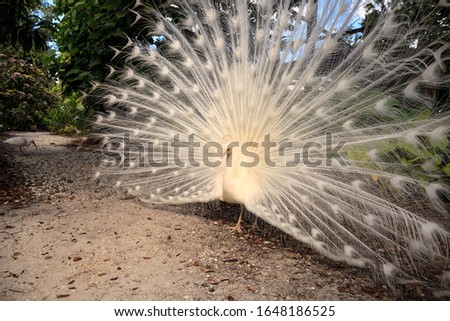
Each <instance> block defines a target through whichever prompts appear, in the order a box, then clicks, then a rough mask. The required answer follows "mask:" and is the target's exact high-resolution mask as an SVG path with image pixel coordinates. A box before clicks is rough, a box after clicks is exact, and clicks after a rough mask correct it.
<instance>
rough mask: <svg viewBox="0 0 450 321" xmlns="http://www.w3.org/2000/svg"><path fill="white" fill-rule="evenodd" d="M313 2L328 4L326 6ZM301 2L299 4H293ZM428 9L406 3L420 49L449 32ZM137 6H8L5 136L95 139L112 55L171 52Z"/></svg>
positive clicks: (1, 43)
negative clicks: (100, 88) (89, 135)
mask: <svg viewBox="0 0 450 321" xmlns="http://www.w3.org/2000/svg"><path fill="white" fill-rule="evenodd" d="M211 1H212V2H213V3H214V5H215V6H217V7H218V8H222V9H223V8H225V7H226V6H227V5H229V4H228V2H227V1H220V0H211ZM303 1H306V0H303ZM309 1H314V2H319V4H320V1H321V0H309ZM143 2H144V3H146V4H147V5H148V6H150V7H156V8H158V10H160V11H162V12H163V14H165V15H167V16H170V17H171V18H172V19H173V20H175V21H176V20H177V19H179V18H180V17H182V16H183V12H182V11H181V9H180V7H174V6H170V4H172V3H174V1H168V0H160V1H153V0H152V1H150V0H145V1H143ZM175 2H176V1H175ZM299 2H301V0H292V1H291V4H292V5H293V6H294V5H297V4H298V3H299ZM426 3H427V4H426V5H424V4H423V3H422V4H420V5H419V4H418V3H417V1H411V2H408V1H404V4H403V5H402V6H401V7H400V9H399V10H401V12H402V13H403V14H404V17H405V19H412V18H418V17H419V18H421V20H423V21H424V29H426V30H427V34H426V36H425V37H423V38H421V39H420V41H422V42H428V43H431V42H432V41H434V40H435V39H437V38H438V37H442V36H445V35H444V33H445V32H448V28H446V26H447V27H448V26H449V20H448V19H449V18H448V17H449V16H450V8H449V7H442V8H441V9H439V10H438V11H435V12H434V13H433V14H431V11H433V10H435V9H436V8H435V7H436V4H437V3H438V1H428V2H426ZM133 6H134V1H129V0H47V1H43V0H4V1H1V2H0V10H1V12H2V15H1V16H0V53H1V56H0V130H11V129H15V130H33V129H35V130H50V131H52V132H55V133H75V132H88V131H89V122H88V120H89V117H90V115H92V114H93V112H94V111H95V110H99V109H101V108H102V107H101V106H97V105H96V104H95V103H94V102H90V101H86V100H84V101H83V100H82V96H83V95H82V93H83V92H86V91H88V90H89V88H90V87H91V84H92V82H95V81H97V82H102V81H103V80H104V79H105V77H106V75H107V73H108V69H107V68H105V66H106V65H107V64H108V63H110V61H111V58H112V57H113V50H112V49H111V47H118V48H120V47H122V46H123V45H124V44H125V43H126V38H125V37H124V35H125V34H126V35H128V36H129V37H130V38H135V39H139V40H140V41H142V42H146V43H148V44H152V45H155V46H156V47H157V48H159V50H163V49H164V41H163V39H159V38H148V37H146V33H145V32H143V25H141V24H140V22H138V23H134V22H135V14H134V13H133V12H131V11H130V9H133ZM251 8H253V7H251ZM274 10H275V8H274ZM389 10H391V8H390V7H389V5H385V1H383V0H373V1H372V3H370V4H368V5H367V7H366V16H365V18H364V19H362V24H361V26H355V27H354V28H352V29H349V30H348V33H347V34H346V36H345V37H343V39H341V40H340V43H341V44H342V46H343V47H346V48H347V49H346V50H351V48H352V46H353V45H354V44H355V42H358V41H361V39H362V38H363V37H364V35H365V32H367V31H368V30H370V29H371V27H372V26H373V24H374V23H375V21H376V20H377V18H378V16H379V15H380V14H382V13H383V12H385V11H389ZM3 13H5V14H3ZM250 14H251V15H255V14H257V12H256V11H254V10H253V11H252V12H250ZM314 25H315V21H314V20H311V21H308V27H313V26H314ZM147 27H148V26H147ZM150 27H151V26H150ZM447 36H448V34H447ZM120 63H121V61H117V62H115V64H120ZM447 72H449V71H448V70H447ZM436 95H437V97H438V99H436V101H437V106H436V110H442V109H445V108H448V92H437V93H436ZM446 95H447V96H446Z"/></svg>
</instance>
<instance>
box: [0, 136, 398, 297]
mask: <svg viewBox="0 0 450 321" xmlns="http://www.w3.org/2000/svg"><path fill="white" fill-rule="evenodd" d="M9 134H11V133H9ZM12 134H14V133H12ZM20 135H22V136H28V137H33V138H34V139H35V141H36V144H37V145H38V147H39V149H38V150H36V149H34V147H28V148H25V149H24V150H25V154H22V153H20V152H19V151H18V150H16V149H14V148H11V147H10V146H7V145H5V144H0V165H1V175H0V239H1V249H0V272H1V276H0V300H386V299H392V297H391V296H390V295H389V294H388V293H387V292H386V290H385V288H384V287H383V286H380V285H376V284H375V283H373V282H372V281H371V280H370V279H369V278H368V277H367V276H366V275H365V274H364V272H363V271H360V270H359V269H355V268H351V267H348V266H345V265H340V264H336V263H334V262H331V261H329V260H327V259H326V258H324V257H322V256H320V255H317V254H315V253H314V252H312V251H311V250H309V249H307V248H304V247H301V246H297V245H295V246H293V245H292V242H289V241H287V242H286V241H285V238H284V237H281V236H280V235H281V234H279V233H272V234H271V235H264V233H261V232H260V233H257V232H252V233H245V234H242V235H236V234H231V233H230V232H229V231H228V229H227V227H229V226H232V225H233V224H234V223H235V221H234V220H235V219H236V217H237V216H235V214H237V212H236V210H237V209H235V208H234V207H228V206H221V207H218V206H217V207H202V206H190V207H189V211H187V210H186V209H182V208H176V207H172V208H166V209H161V208H151V207H149V206H147V205H145V204H142V203H140V202H139V201H137V200H134V199H125V198H123V197H121V196H120V195H117V194H116V193H115V192H114V191H113V190H112V189H110V188H107V187H99V186H97V185H95V183H94V182H93V181H92V179H91V177H92V174H93V168H94V165H95V164H96V163H97V156H96V155H95V154H94V153H92V152H89V151H86V150H83V149H80V148H77V146H78V142H77V140H76V139H71V138H65V137H59V136H52V135H48V134H46V133H20ZM7 137H8V136H7V135H0V140H1V141H3V140H4V139H5V138H7ZM205 208H206V209H205ZM265 234H267V233H265ZM269 234H270V233H269Z"/></svg>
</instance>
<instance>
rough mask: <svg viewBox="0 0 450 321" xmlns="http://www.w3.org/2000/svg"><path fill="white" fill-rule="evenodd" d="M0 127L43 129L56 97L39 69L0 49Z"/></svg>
mask: <svg viewBox="0 0 450 321" xmlns="http://www.w3.org/2000/svg"><path fill="white" fill-rule="evenodd" d="M0 61H1V62H0V130H33V129H45V128H46V124H45V117H46V114H47V113H48V112H49V111H50V109H51V108H52V106H53V105H54V104H55V103H56V102H57V101H58V99H60V98H59V97H58V95H57V94H55V93H54V92H52V90H51V83H52V81H51V78H50V77H49V75H48V74H47V73H46V72H45V71H44V70H42V69H40V68H37V67H36V66H35V65H33V64H31V63H28V62H26V61H25V60H22V59H18V58H17V57H15V56H14V55H7V54H5V53H0Z"/></svg>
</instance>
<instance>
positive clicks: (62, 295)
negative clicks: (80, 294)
mask: <svg viewBox="0 0 450 321" xmlns="http://www.w3.org/2000/svg"><path fill="white" fill-rule="evenodd" d="M68 296H70V294H58V295H57V296H56V297H57V298H58V299H61V298H67V297H68Z"/></svg>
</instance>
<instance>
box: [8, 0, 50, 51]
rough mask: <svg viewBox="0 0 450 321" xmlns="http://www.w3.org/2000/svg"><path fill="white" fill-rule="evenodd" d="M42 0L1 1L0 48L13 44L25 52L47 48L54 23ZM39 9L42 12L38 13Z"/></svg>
mask: <svg viewBox="0 0 450 321" xmlns="http://www.w3.org/2000/svg"><path fill="white" fill-rule="evenodd" d="M47 7H48V6H46V5H43V4H42V1H41V0H4V1H1V2H0V12H1V14H0V48H1V47H3V48H6V47H9V46H12V47H14V48H16V49H22V50H23V51H25V52H29V51H31V50H32V49H33V48H34V49H35V50H38V51H40V50H45V49H47V41H48V40H49V38H50V35H51V31H52V29H53V24H52V22H51V19H49V17H48V16H46V14H45V10H46V8H47ZM38 10H39V11H40V14H37V12H38Z"/></svg>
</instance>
